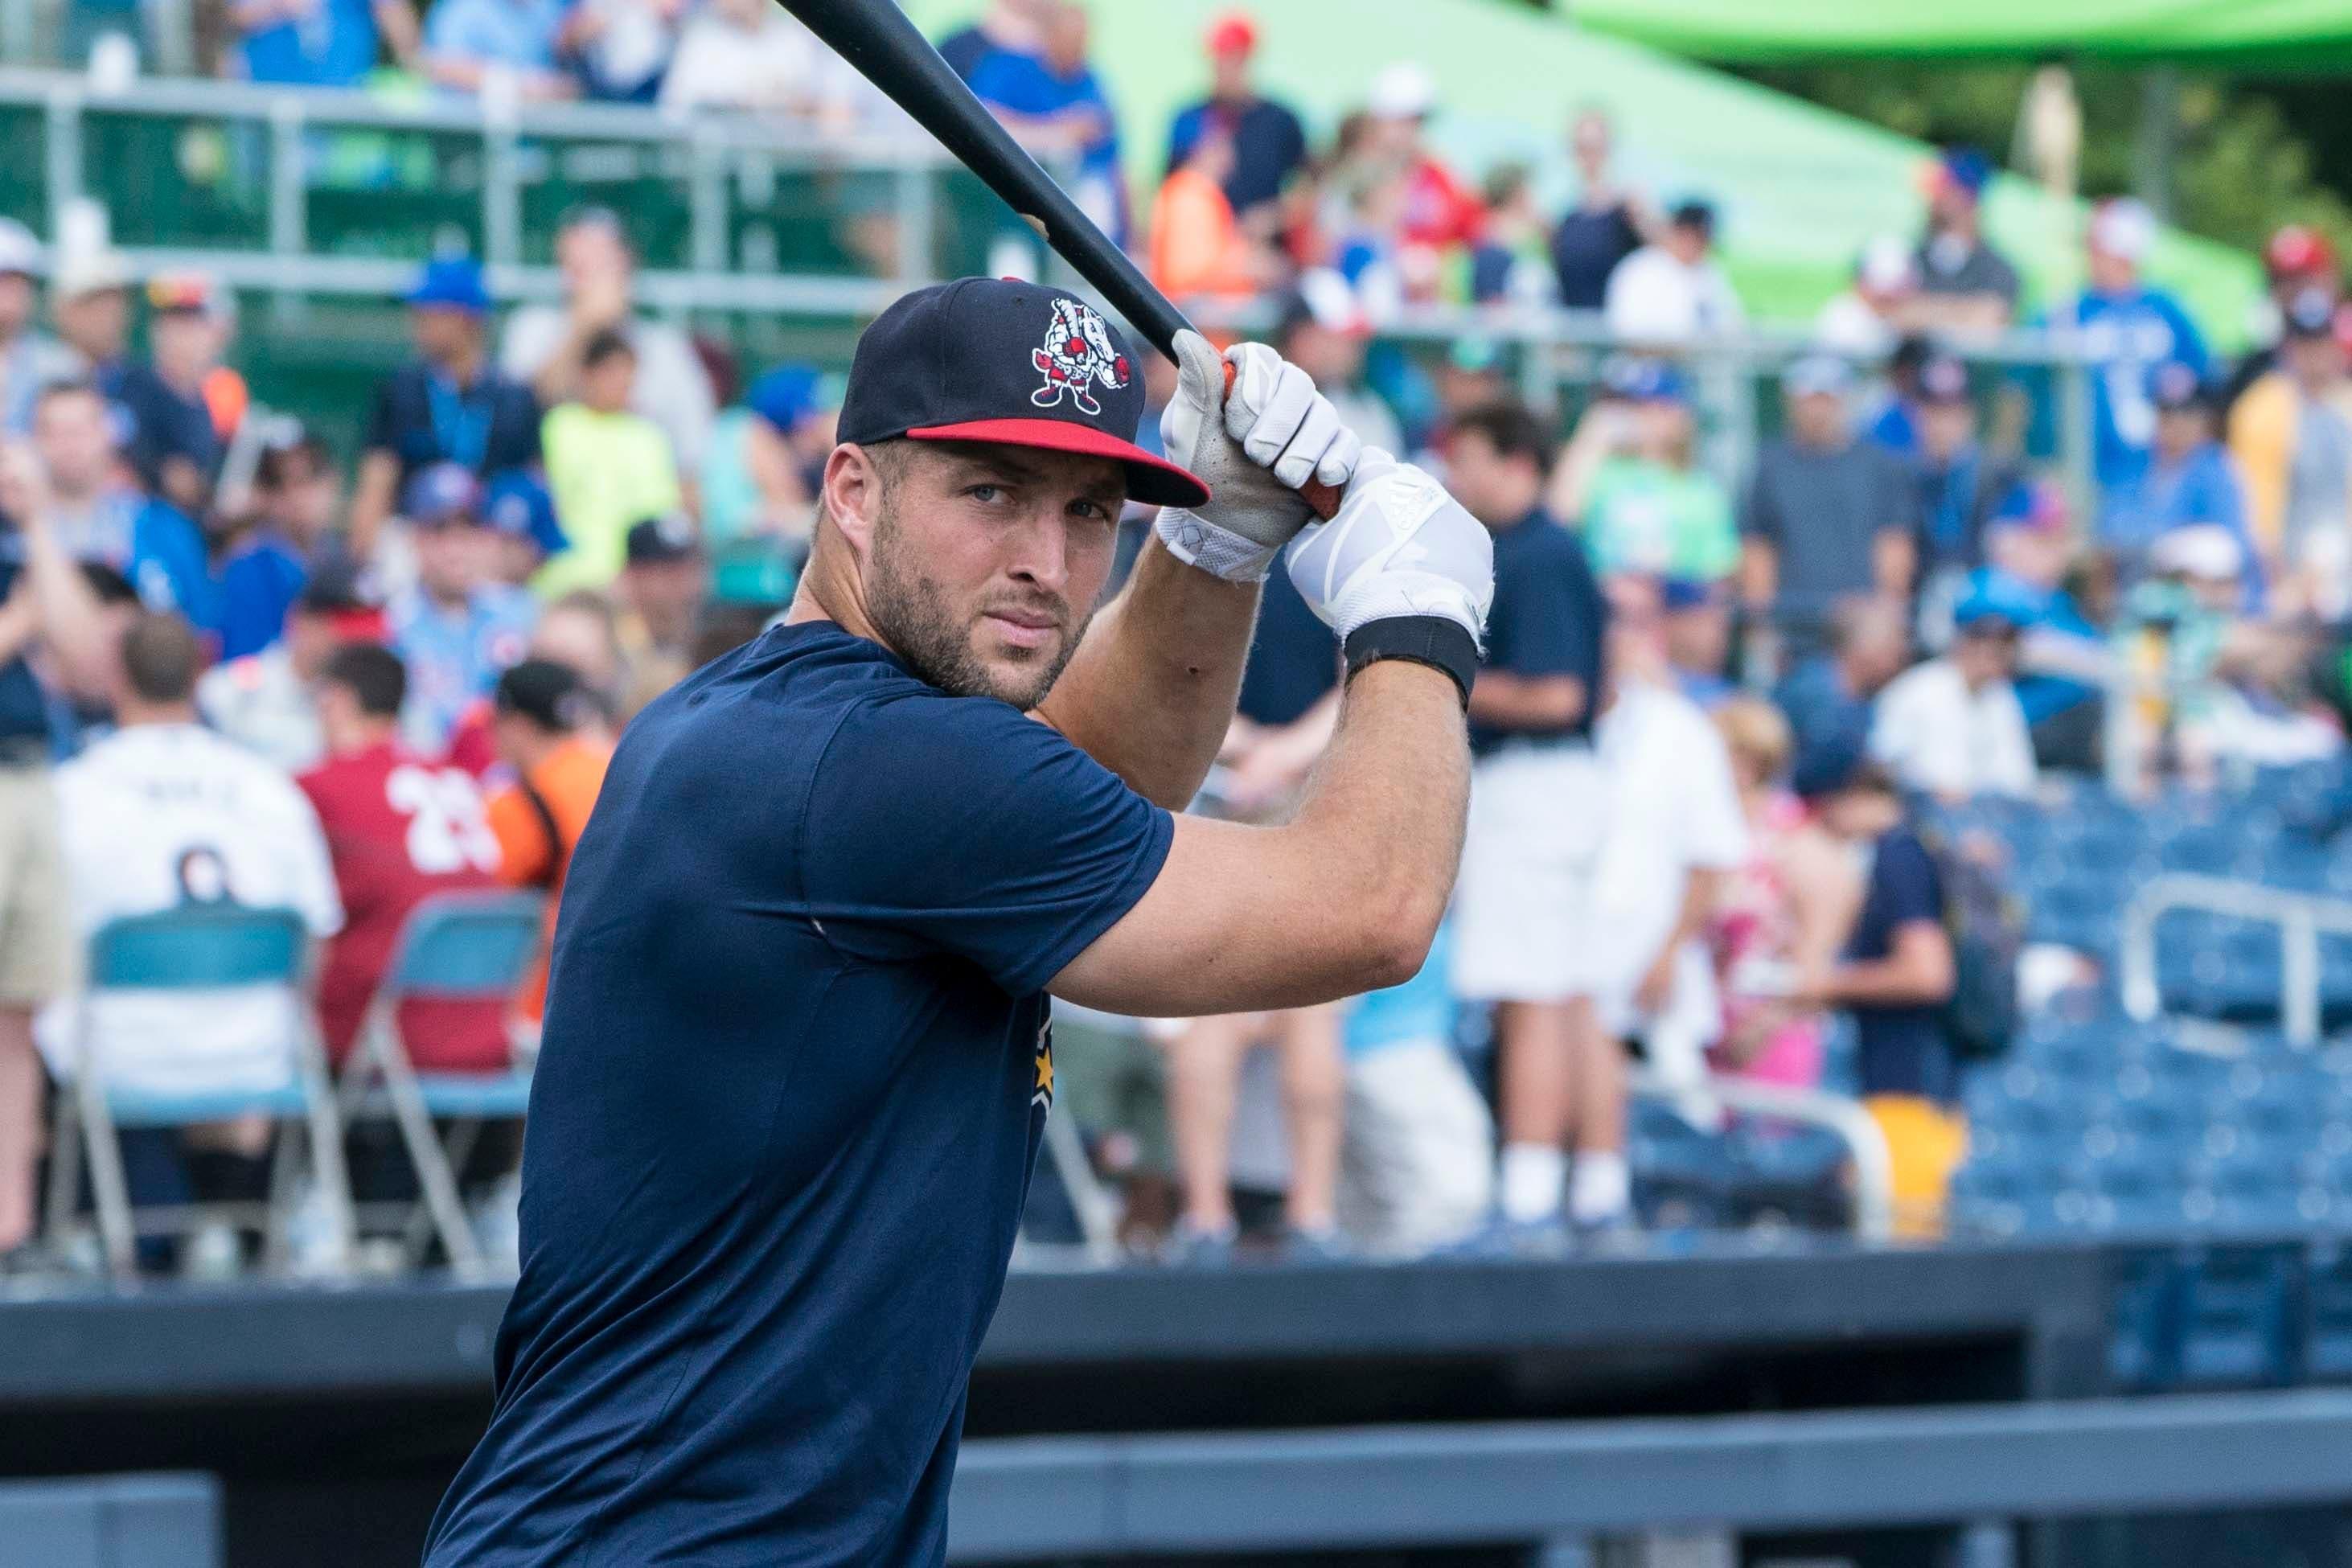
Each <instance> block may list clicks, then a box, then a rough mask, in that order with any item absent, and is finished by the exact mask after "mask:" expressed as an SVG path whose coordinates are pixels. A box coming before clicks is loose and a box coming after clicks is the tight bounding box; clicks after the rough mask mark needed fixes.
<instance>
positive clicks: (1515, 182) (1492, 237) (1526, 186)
mask: <svg viewBox="0 0 2352 1568" xmlns="http://www.w3.org/2000/svg"><path fill="white" fill-rule="evenodd" d="M1479 198H1480V200H1481V202H1482V203H1483V205H1485V207H1486V223H1485V225H1484V226H1482V227H1481V229H1480V231H1479V235H1478V238H1477V240H1476V241H1475V243H1474V244H1473V246H1472V247H1471V250H1470V299H1471V302H1472V303H1474V304H1479V305H1492V304H1498V303H1511V302H1516V303H1519V304H1528V305H1540V304H1549V303H1550V301H1551V298H1552V291H1553V289H1554V288H1555V283H1554V280H1553V279H1552V275H1551V274H1552V268H1551V264H1550V261H1549V255H1548V252H1549V241H1548V240H1547V239H1546V237H1545V234H1544V222H1543V213H1542V211H1541V209H1539V208H1538V206H1537V205H1536V183H1535V176H1534V174H1531V173H1530V172H1529V171H1528V167H1527V165H1526V164H1524V163H1499V164H1497V165H1496V166H1495V168H1493V169H1492V170H1490V171H1489V172H1488V173H1487V175H1486V184H1485V186H1484V188H1483V189H1482V190H1481V191H1480V192H1479Z"/></svg>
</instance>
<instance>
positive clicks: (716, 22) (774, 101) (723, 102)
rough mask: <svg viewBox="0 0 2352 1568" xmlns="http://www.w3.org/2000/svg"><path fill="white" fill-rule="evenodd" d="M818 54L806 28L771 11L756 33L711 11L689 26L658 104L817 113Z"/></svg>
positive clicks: (820, 89) (675, 107) (821, 78)
mask: <svg viewBox="0 0 2352 1568" xmlns="http://www.w3.org/2000/svg"><path fill="white" fill-rule="evenodd" d="M818 50H819V46H818V44H817V41H816V39H815V37H814V36H813V35H812V34H811V33H810V32H809V30H808V29H807V28H806V27H803V26H801V25H800V23H798V22H796V21H794V20H793V18H792V17H791V16H787V15H785V14H784V13H783V12H782V11H779V10H775V9H774V8H772V7H771V8H770V11H769V14H768V16H766V17H765V18H764V19H763V20H762V22H761V26H759V27H758V29H757V30H755V31H751V32H746V31H745V30H744V29H743V28H741V27H739V26H735V25H734V24H733V23H732V22H730V21H727V20H726V19H724V18H723V17H719V16H712V15H709V14H707V13H706V14H705V15H703V16H698V17H696V18H695V19H694V20H693V21H692V22H689V23H688V24H687V28H686V37H684V38H683V39H681V40H680V41H679V43H678V46H677V56H676V58H673V59H672V60H671V61H670V65H669V74H668V75H667V76H666V77H664V78H662V85H661V97H660V99H659V102H660V104H661V107H662V108H663V109H665V110H670V111H673V112H677V111H682V110H688V109H695V108H699V107H703V106H709V107H714V108H723V109H771V110H775V109H797V110H811V111H814V110H816V109H817V108H818V107H819V100H820V97H821V95H822V94H823V92H824V89H825V86H826V81H825V79H824V75H823V73H822V72H821V71H820V69H819V53H818Z"/></svg>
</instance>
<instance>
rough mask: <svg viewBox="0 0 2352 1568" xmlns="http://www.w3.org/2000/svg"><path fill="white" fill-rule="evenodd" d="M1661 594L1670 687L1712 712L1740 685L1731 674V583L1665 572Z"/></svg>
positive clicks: (1660, 585) (1660, 588)
mask: <svg viewBox="0 0 2352 1568" xmlns="http://www.w3.org/2000/svg"><path fill="white" fill-rule="evenodd" d="M1659 599H1660V603H1661V605H1663V607H1664V611H1665V638H1666V668H1667V672H1668V674H1669V676H1670V677H1671V679H1672V682H1673V685H1674V688H1675V690H1677V691H1679V692H1681V693H1682V694H1683V695H1684V696H1685V697H1687V698H1689V699H1690V700H1692V701H1693V702H1696V703H1697V704H1698V705H1699V707H1700V708H1702V709H1704V710H1706V711H1708V712H1713V711H1714V710H1716V709H1717V707H1719V706H1721V705H1722V704H1723V703H1724V702H1725V701H1726V700H1728V699H1729V698H1730V697H1731V696H1732V694H1733V692H1734V691H1735V690H1737V688H1735V687H1734V686H1733V685H1732V684H1731V679H1730V676H1731V632H1732V626H1731V591H1730V587H1729V585H1728V584H1724V583H1719V582H1718V583H1698V582H1693V581H1692V580H1690V579H1689V578H1686V577H1669V578H1667V579H1665V580H1664V582H1663V583H1662V584H1659Z"/></svg>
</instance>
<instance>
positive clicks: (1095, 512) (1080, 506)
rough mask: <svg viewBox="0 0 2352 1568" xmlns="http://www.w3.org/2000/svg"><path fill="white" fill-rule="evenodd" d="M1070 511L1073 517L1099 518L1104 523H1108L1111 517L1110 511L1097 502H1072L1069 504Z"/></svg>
mask: <svg viewBox="0 0 2352 1568" xmlns="http://www.w3.org/2000/svg"><path fill="white" fill-rule="evenodd" d="M1070 511H1071V513H1072V515H1074V516H1077V517H1092V518H1099V519H1101V520H1102V521H1106V522H1108V521H1110V515H1111V514H1110V510H1109V509H1108V507H1106V506H1104V505H1103V503H1102V502H1100V501H1098V500H1074V501H1072V502H1071V503H1070Z"/></svg>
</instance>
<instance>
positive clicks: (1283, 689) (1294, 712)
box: [1239, 567, 1339, 724]
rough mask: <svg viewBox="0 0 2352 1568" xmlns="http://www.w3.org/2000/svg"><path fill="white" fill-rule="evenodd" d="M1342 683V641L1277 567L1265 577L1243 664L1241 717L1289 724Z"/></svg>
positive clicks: (1255, 721)
mask: <svg viewBox="0 0 2352 1568" xmlns="http://www.w3.org/2000/svg"><path fill="white" fill-rule="evenodd" d="M1338 684H1339V639H1338V638H1336V637H1333V636H1332V635H1331V628H1330V627H1329V626H1325V625H1324V624H1323V623H1322V622H1321V621H1319V620H1318V619H1317V618H1316V616H1315V612H1314V611H1312V610H1310V609H1308V608H1307V601H1306V600H1305V599H1303V598H1301V597H1300V596H1299V593H1298V589H1297V585H1296V584H1293V583H1292V582H1291V581H1290V574H1289V573H1287V572H1285V571H1283V570H1281V569H1280V568H1279V567H1277V568H1276V570H1275V571H1273V572H1271V573H1269V574H1267V576H1266V579H1265V599H1264V601H1263V602H1262V603H1261V604H1260V605H1259V606H1258V612H1257V632H1256V634H1255V636H1254V637H1251V638H1250V650H1249V663H1248V664H1247V665H1245V666H1244V667H1243V669H1242V695H1241V702H1240V704H1239V709H1240V712H1241V716H1242V717H1243V718H1244V719H1247V720H1249V721H1251V722H1252V723H1254V724H1287V723H1290V722H1291V721H1294V720H1296V719H1297V718H1298V717H1299V715H1301V714H1303V713H1305V712H1306V711H1307V710H1308V709H1309V708H1312V707H1314V706H1315V705H1316V704H1317V703H1318V702H1320V701H1322V700H1323V696H1324V694H1325V693H1326V692H1328V691H1329V690H1330V689H1331V688H1333V687H1334V686H1337V685H1338Z"/></svg>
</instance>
